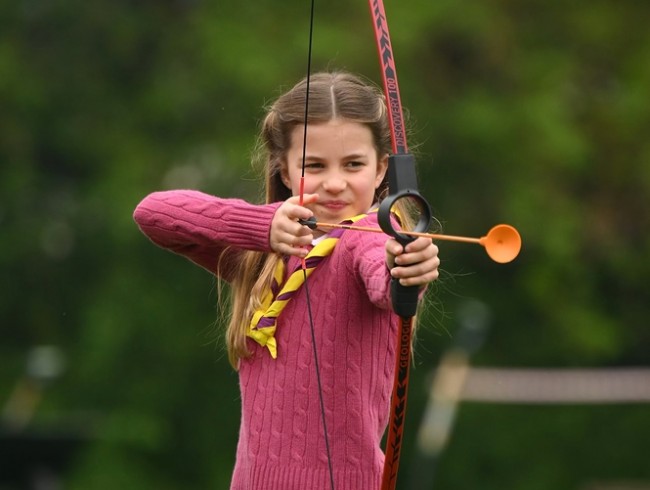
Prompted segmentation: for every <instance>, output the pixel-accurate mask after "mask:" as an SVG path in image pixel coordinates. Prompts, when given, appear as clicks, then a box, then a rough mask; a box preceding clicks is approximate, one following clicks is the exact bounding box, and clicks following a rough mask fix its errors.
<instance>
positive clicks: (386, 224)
mask: <svg viewBox="0 0 650 490" xmlns="http://www.w3.org/2000/svg"><path fill="white" fill-rule="evenodd" d="M388 182H389V192H390V195H389V196H388V197H386V198H385V199H384V200H383V201H382V203H381V205H380V206H379V211H378V213H377V220H378V221H379V226H380V227H381V229H382V230H383V232H384V233H386V234H387V235H390V236H392V237H394V238H395V239H396V240H397V241H398V242H399V243H400V244H401V245H402V246H404V247H405V246H406V245H407V244H408V243H410V242H412V241H413V240H415V238H414V237H412V236H409V235H405V234H403V233H400V230H396V229H395V227H394V226H393V220H392V219H391V217H392V212H391V211H392V209H393V206H394V205H395V204H396V202H397V201H399V200H400V199H409V200H410V201H412V202H414V203H415V204H416V206H417V208H418V210H419V218H418V222H417V224H416V225H415V228H414V229H413V231H416V232H421V233H425V232H427V231H428V229H429V226H430V224H431V207H430V206H429V203H428V202H427V201H426V199H424V197H422V196H421V195H420V193H419V192H418V191H417V176H416V173H415V159H414V158H413V155H411V154H408V153H407V154H398V155H391V156H389V158H388ZM419 293H420V287H419V286H402V285H401V284H400V283H399V280H397V279H392V280H391V298H392V302H393V311H395V313H397V314H398V315H399V316H401V317H412V316H415V313H416V311H417V306H418V299H419Z"/></svg>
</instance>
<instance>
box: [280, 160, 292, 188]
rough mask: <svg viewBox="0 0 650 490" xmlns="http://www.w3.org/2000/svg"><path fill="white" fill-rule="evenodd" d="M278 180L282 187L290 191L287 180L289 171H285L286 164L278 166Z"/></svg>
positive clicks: (289, 182) (289, 184)
mask: <svg viewBox="0 0 650 490" xmlns="http://www.w3.org/2000/svg"><path fill="white" fill-rule="evenodd" d="M280 178H281V179H282V183H283V184H284V186H285V187H286V188H287V189H289V190H291V180H290V179H289V171H288V170H287V165H286V163H282V164H281V165H280Z"/></svg>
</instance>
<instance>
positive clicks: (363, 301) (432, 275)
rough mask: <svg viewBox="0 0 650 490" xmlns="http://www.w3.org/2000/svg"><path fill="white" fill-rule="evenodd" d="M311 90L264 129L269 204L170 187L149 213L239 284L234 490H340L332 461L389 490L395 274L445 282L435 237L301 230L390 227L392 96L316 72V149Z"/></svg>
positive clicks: (272, 113) (349, 474)
mask: <svg viewBox="0 0 650 490" xmlns="http://www.w3.org/2000/svg"><path fill="white" fill-rule="evenodd" d="M306 87H307V83H306V80H303V81H301V82H300V83H298V84H297V85H296V86H295V87H293V88H292V89H291V90H289V91H288V92H287V93H285V94H284V95H282V96H280V97H279V98H278V99H277V101H276V102H275V103H274V104H273V105H272V106H271V108H270V110H269V112H268V114H267V116H266V118H265V119H264V122H263V124H262V129H261V134H260V147H261V150H262V154H263V160H264V163H265V187H266V204H263V205H253V204H249V203H247V202H244V201H241V200H237V199H221V198H218V197H213V196H210V195H206V194H203V193H200V192H197V191H169V192H159V193H154V194H151V195H149V196H148V197H146V198H145V199H144V200H143V201H142V202H141V203H140V204H139V205H138V207H137V208H136V210H135V215H134V217H135V220H136V222H137V223H138V225H139V226H140V229H141V230H142V231H143V232H144V233H145V234H146V235H147V236H148V237H149V238H150V239H151V240H152V241H153V242H154V243H156V244H157V245H159V246H161V247H164V248H166V249H169V250H171V251H173V252H176V253H178V254H181V255H184V256H185V257H187V258H189V259H190V260H192V261H193V262H195V263H196V264H198V265H200V266H202V267H204V268H205V269H207V270H208V271H210V272H211V273H213V274H216V275H217V276H218V277H219V278H220V279H222V280H224V281H226V282H228V283H230V285H231V287H232V295H231V296H232V309H231V316H230V320H229V325H228V328H227V332H226V344H227V348H228V354H229V358H230V361H231V363H232V365H233V367H234V368H235V369H237V370H238V372H239V383H240V389H241V399H242V413H241V426H240V434H239V443H238V446H237V460H236V464H235V469H234V473H233V476H232V483H231V489H232V490H243V489H264V490H294V489H295V490H305V489H309V490H320V489H323V490H325V489H329V488H331V482H330V478H331V477H330V471H329V470H328V468H329V467H330V466H329V465H330V464H331V468H333V471H332V474H333V480H334V486H335V488H336V489H338V490H359V489H377V488H379V485H380V480H381V472H382V467H383V459H384V456H383V453H382V451H381V448H380V442H381V438H382V434H383V433H384V430H385V428H386V425H387V419H388V411H389V400H390V396H391V389H392V378H393V371H394V365H395V345H396V340H395V336H396V332H397V319H396V316H395V314H394V313H393V312H392V311H391V301H390V287H389V283H390V279H391V276H392V277H395V278H398V279H399V280H400V281H401V282H402V284H404V285H418V286H423V287H424V286H425V285H426V284H428V283H429V282H431V281H433V280H435V279H436V278H437V276H438V265H439V260H438V249H437V247H436V246H435V245H434V244H433V243H432V242H431V240H430V239H426V238H421V239H417V240H415V241H413V242H411V243H409V244H408V245H407V246H406V247H402V246H401V245H400V244H399V243H398V242H397V241H395V240H394V239H392V238H387V237H386V235H382V234H375V233H363V232H356V231H346V232H341V230H337V231H336V232H331V233H329V234H326V233H325V231H323V230H319V229H316V230H311V229H310V228H308V227H307V226H303V225H302V224H300V223H299V220H301V219H308V218H311V217H315V218H316V220H317V221H320V222H330V223H338V222H340V221H343V220H348V219H352V220H356V221H357V223H358V224H359V225H363V226H374V227H376V226H377V217H376V214H375V213H373V212H372V211H371V210H372V208H373V206H374V205H375V204H376V203H377V202H378V201H379V200H380V199H381V197H382V195H384V194H385V193H386V192H387V183H386V181H385V178H384V177H385V174H386V167H387V157H388V153H389V151H390V135H389V129H388V125H387V124H388V123H387V113H386V106H385V101H384V97H383V95H382V93H381V92H380V91H379V90H377V89H376V88H375V87H374V86H370V85H368V84H366V83H364V82H363V81H362V80H360V79H359V78H357V77H355V76H353V75H350V74H347V73H319V74H314V75H312V76H311V78H310V92H309V114H308V120H307V121H306V123H307V132H306V141H304V139H303V138H304V129H305V127H304V125H305V121H304V117H305V115H304V112H305V97H306ZM304 143H306V154H305V182H304V192H305V193H304V196H303V198H304V200H303V204H302V205H300V198H299V192H300V176H301V170H302V165H303V144H304ZM399 202H401V201H398V203H399ZM308 254H309V255H308ZM304 257H307V259H306V263H307V267H308V269H309V272H310V273H311V275H310V276H309V279H308V280H307V286H306V287H305V285H304V284H303V282H302V281H303V279H302V278H303V277H304V276H303V271H302V269H301V259H302V258H304ZM294 271H296V273H295V274H293V272H294ZM307 294H308V295H309V298H311V308H309V307H308V303H307V301H308V298H307ZM310 310H311V311H310ZM310 317H311V318H310ZM311 325H313V329H314V339H315V348H316V350H317V354H318V362H319V371H320V372H319V373H317V372H316V368H315V358H314V355H313V351H312V346H313V345H312V332H311V328H312V327H311ZM317 374H320V377H321V385H322V386H321V389H320V390H319V386H318V384H319V383H318V380H317V377H316V376H317ZM321 390H322V391H321ZM319 391H321V392H320V393H319ZM321 396H322V403H323V406H324V408H323V412H324V415H323V414H322V413H321V405H320V403H321V402H320V400H321V398H319V397H321ZM323 416H324V419H325V422H326V424H325V426H326V428H327V434H325V433H324V429H323V423H322V421H321V417H323ZM326 436H328V438H329V439H328V440H329V445H330V447H331V454H330V456H328V451H327V450H326V442H325V441H326Z"/></svg>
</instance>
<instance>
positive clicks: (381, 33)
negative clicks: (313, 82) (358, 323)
mask: <svg viewBox="0 0 650 490" xmlns="http://www.w3.org/2000/svg"><path fill="white" fill-rule="evenodd" d="M369 6H370V12H371V16H372V19H373V27H374V31H375V38H376V42H377V49H378V53H379V60H380V64H381V68H382V79H383V85H384V93H385V97H386V105H387V107H388V122H389V127H390V133H391V143H392V150H393V153H392V154H391V155H389V158H388V170H387V175H388V177H387V179H388V185H389V195H388V196H387V197H386V198H384V199H383V200H382V202H381V204H380V207H379V211H378V221H379V225H380V227H381V230H383V232H384V233H386V234H387V235H389V236H392V237H394V238H395V239H396V240H397V241H398V242H399V243H400V244H401V245H402V246H406V245H407V244H408V243H409V242H411V241H413V240H414V239H415V237H414V236H413V235H412V234H406V232H401V231H399V230H396V229H395V228H394V226H393V223H392V221H391V216H392V209H393V206H394V205H395V204H396V202H397V201H399V200H400V199H409V200H411V201H413V202H414V203H415V204H416V206H417V208H418V209H419V212H420V214H419V219H418V222H417V224H416V226H415V229H414V230H413V231H414V232H415V233H416V234H417V233H420V234H422V233H424V232H426V231H427V230H428V229H429V225H430V224H431V208H430V206H429V203H428V202H427V201H426V199H424V197H422V196H421V195H420V193H419V192H418V183H417V175H416V171H415V159H414V158H413V155H411V154H409V153H408V146H407V143H406V130H405V125H404V115H403V111H402V104H401V99H400V93H399V86H398V83H397V73H396V70H395V62H394V57H393V50H392V45H391V41H390V35H389V32H388V24H387V21H386V13H385V10H384V5H383V1H382V0H369ZM313 18H314V1H313V0H312V2H311V16H310V29H309V56H308V64H307V92H306V93H307V96H306V100H305V125H304V128H305V129H304V131H305V132H304V134H303V169H302V172H303V173H302V178H301V181H300V203H301V204H302V202H303V198H302V196H303V188H304V168H305V152H306V148H305V147H306V140H307V124H306V122H307V115H308V112H309V77H310V72H311V69H310V67H311V50H312V34H313ZM301 222H302V223H303V224H305V225H308V226H310V227H312V228H314V227H315V225H316V223H315V222H314V221H313V220H311V221H310V220H304V221H303V220H301ZM303 271H304V274H305V282H304V284H305V287H307V277H306V275H307V274H306V267H305V265H304V262H303ZM419 292H420V288H419V287H418V286H402V285H401V284H400V283H399V281H398V280H396V279H392V280H391V299H392V305H393V310H394V312H395V313H396V314H397V315H398V316H399V325H398V334H397V348H396V351H395V352H396V356H395V374H394V381H393V392H392V396H391V409H390V417H389V426H388V436H387V439H386V449H385V462H384V469H383V474H382V483H381V490H394V488H395V485H396V482H397V471H398V468H399V461H400V456H401V448H402V441H403V432H404V419H405V415H406V401H407V394H408V382H409V371H410V364H411V338H412V333H413V326H414V317H415V313H416V310H417V305H418V299H419ZM306 298H307V306H308V310H309V312H310V313H309V317H310V328H311V332H312V348H313V356H314V361H315V369H316V378H317V383H318V386H319V394H320V405H321V416H322V417H321V422H322V424H323V430H324V435H325V446H326V450H327V460H328V466H329V473H330V485H331V488H332V490H334V476H333V469H332V463H331V455H330V446H329V441H328V434H327V426H326V423H325V414H324V401H323V397H322V391H321V389H320V385H321V381H320V373H319V364H318V355H317V349H316V343H315V335H314V326H313V321H312V319H311V306H310V299H309V293H308V289H307V294H306Z"/></svg>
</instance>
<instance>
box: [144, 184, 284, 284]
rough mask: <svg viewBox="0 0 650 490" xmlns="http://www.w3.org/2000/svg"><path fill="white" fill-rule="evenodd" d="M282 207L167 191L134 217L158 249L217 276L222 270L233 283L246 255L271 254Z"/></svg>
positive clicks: (149, 200)
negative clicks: (274, 225) (272, 230)
mask: <svg viewBox="0 0 650 490" xmlns="http://www.w3.org/2000/svg"><path fill="white" fill-rule="evenodd" d="M279 205H280V203H275V204H265V205H254V204H249V203H247V202H245V201H242V200H240V199H222V198H219V197H215V196H211V195H208V194H204V193H202V192H198V191H191V190H176V191H164V192H154V193H152V194H149V195H148V196H147V197H145V198H144V199H143V200H142V201H141V202H140V204H138V206H137V207H136V209H135V212H134V214H133V218H134V220H135V222H136V223H137V224H138V226H139V228H140V230H141V231H142V232H143V233H144V234H145V235H146V236H147V237H148V238H149V239H150V240H151V241H152V242H153V243H155V244H156V245H158V246H160V247H162V248H164V249H167V250H170V251H172V252H174V253H177V254H179V255H183V256H185V257H187V258H188V259H190V260H191V261H192V262H194V263H195V264H198V265H200V266H201V267H203V268H204V269H207V270H208V271H210V272H212V273H214V274H216V273H217V269H219V273H220V274H221V276H222V277H223V278H224V279H225V280H227V281H228V280H230V277H229V276H230V274H232V273H233V271H235V267H234V266H235V265H236V264H237V263H238V260H239V258H240V256H241V253H242V251H244V250H254V251H259V252H270V251H271V249H270V246H269V232H270V228H271V221H272V219H273V215H274V214H275V212H276V210H277V208H278V207H279ZM226 249H228V252H227V254H225V255H224V251H225V250H226ZM222 255H223V257H222ZM220 261H221V263H220Z"/></svg>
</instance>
